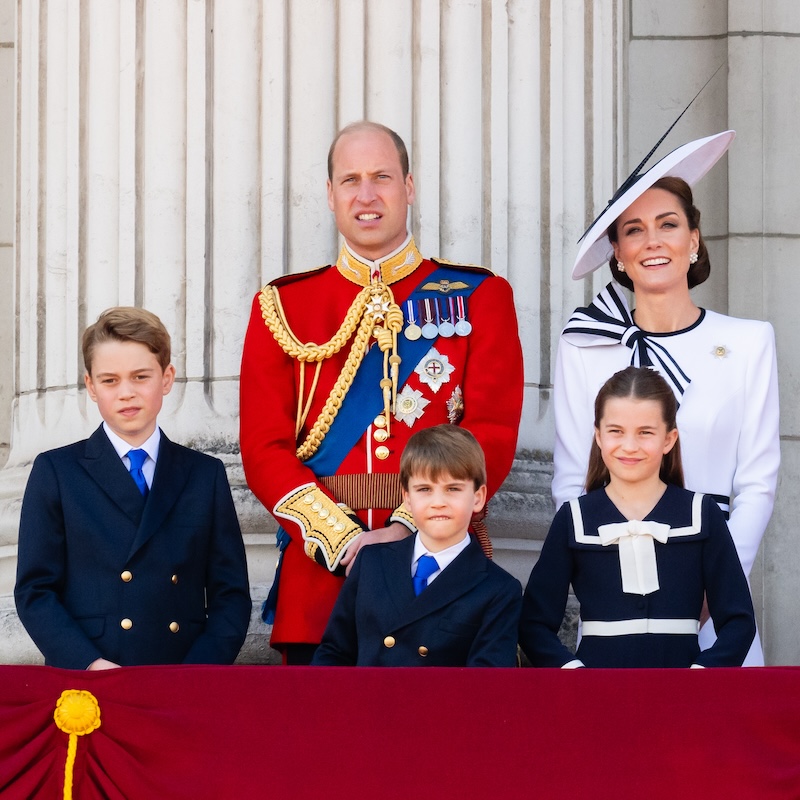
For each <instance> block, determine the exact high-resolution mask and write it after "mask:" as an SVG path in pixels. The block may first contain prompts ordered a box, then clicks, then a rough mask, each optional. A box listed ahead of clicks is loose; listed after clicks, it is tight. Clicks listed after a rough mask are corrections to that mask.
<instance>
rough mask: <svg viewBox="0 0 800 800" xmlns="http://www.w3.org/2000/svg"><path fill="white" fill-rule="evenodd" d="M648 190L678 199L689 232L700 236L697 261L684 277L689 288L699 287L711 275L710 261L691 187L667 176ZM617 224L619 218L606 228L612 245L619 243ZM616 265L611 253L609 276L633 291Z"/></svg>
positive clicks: (629, 281) (627, 279)
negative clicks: (695, 232)
mask: <svg viewBox="0 0 800 800" xmlns="http://www.w3.org/2000/svg"><path fill="white" fill-rule="evenodd" d="M650 188H651V189H664V190H665V191H667V192H669V193H670V194H674V195H675V197H677V198H678V201H679V202H680V204H681V207H682V208H683V213H684V214H685V215H686V219H687V221H688V222H689V230H692V231H697V233H698V234H699V236H700V243H699V245H698V248H697V261H696V262H695V263H694V264H691V265H690V266H689V272H688V274H687V276H686V279H687V281H688V282H689V288H690V289H694V287H695V286H699V285H700V284H701V283H703V281H705V280H706V279H707V278H708V276H709V275H710V274H711V259H710V258H709V256H708V248H707V247H706V243H705V242H704V241H703V233H702V231H701V230H700V210H699V209H698V208H697V206H695V205H694V200H693V198H692V187H691V186H689V184H688V183H686V181H685V180H683V178H674V177H672V176H667V177H665V178H659V179H658V180H657V181H656V182H655V183H654V184H653V185H652V186H651V187H650ZM618 222H619V217H617V219H615V220H614V221H613V222H612V223H611V224H610V225H609V226H608V239H609V241H610V242H612V243H613V244H616V243H617V242H618V241H619V238H618V235H617V223H618ZM618 263H619V262H618V261H617V259H616V256H614V255H613V253H612V255H611V258H609V259H608V264H609V266H610V267H611V275H612V276H613V278H614V280H615V281H617V283H621V284H622V285H623V286H624V287H625V288H626V289H631V290H633V281H632V280H631V279H630V276H629V275H628V274H627V273H625V272H621V271H620V269H619V266H618Z"/></svg>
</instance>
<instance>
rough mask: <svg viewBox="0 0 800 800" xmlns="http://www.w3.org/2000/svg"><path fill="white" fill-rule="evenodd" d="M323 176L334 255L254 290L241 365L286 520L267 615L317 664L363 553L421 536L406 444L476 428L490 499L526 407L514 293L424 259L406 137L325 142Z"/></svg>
mask: <svg viewBox="0 0 800 800" xmlns="http://www.w3.org/2000/svg"><path fill="white" fill-rule="evenodd" d="M328 175H329V180H328V204H329V206H330V208H331V210H332V211H333V213H334V215H335V218H336V225H337V227H338V229H339V232H340V233H341V235H342V238H343V239H344V245H343V247H342V250H341V252H340V254H339V258H338V259H337V261H336V263H335V264H333V265H331V266H327V267H323V268H321V269H317V270H313V271H311V272H305V273H301V274H295V275H287V276H284V277H282V278H279V279H277V280H275V281H273V282H272V283H271V284H269V285H268V286H266V287H264V289H263V290H262V291H261V292H259V294H258V295H256V298H255V300H254V302H253V308H252V315H251V318H250V323H249V326H248V330H247V336H246V338H245V344H244V353H243V356H242V370H241V433H240V438H241V451H242V462H243V464H244V470H245V476H246V478H247V482H248V485H249V486H250V488H251V489H252V491H253V492H254V493H255V495H256V496H257V497H258V499H259V500H260V501H261V502H262V503H263V504H264V505H265V506H266V507H267V508H268V509H269V510H270V511H271V512H272V514H273V515H274V516H275V517H276V519H277V520H278V522H279V523H280V525H281V528H280V530H279V532H278V543H279V546H280V547H281V550H282V553H281V561H280V565H279V570H278V574H277V575H276V581H275V585H274V586H273V589H272V591H271V592H270V598H269V599H268V603H267V608H266V609H265V619H267V620H272V619H273V617H272V615H271V612H272V609H274V627H273V631H272V641H271V644H272V646H273V647H276V648H277V649H280V650H281V651H283V654H284V660H285V662H286V663H308V661H310V659H311V656H312V655H313V651H314V648H315V647H316V645H317V644H318V643H319V641H320V639H321V637H322V633H323V631H324V629H325V625H326V623H327V621H328V616H329V614H330V611H331V609H332V607H333V604H334V601H335V600H336V596H337V595H338V593H339V588H340V586H341V584H342V581H343V572H344V568H345V567H346V566H348V565H349V564H350V563H352V560H353V558H355V554H356V553H357V550H358V548H359V547H360V546H362V545H364V544H369V543H373V542H377V541H387V540H390V539H398V538H401V537H402V536H407V535H409V533H410V532H412V531H413V530H414V528H413V522H412V521H411V517H410V515H409V514H408V513H407V512H406V511H405V509H404V507H403V506H402V497H401V491H400V483H399V478H398V471H399V463H400V455H401V453H402V451H403V447H404V445H405V443H406V441H407V440H408V438H409V437H410V436H411V434H412V433H414V432H415V431H416V430H418V429H419V428H420V427H427V426H430V425H437V424H440V423H445V422H451V423H453V424H458V425H462V426H464V427H465V428H468V429H469V430H470V431H472V433H473V434H474V435H475V437H476V438H477V439H478V441H479V442H480V444H481V446H482V447H483V449H484V451H485V453H486V462H487V471H488V490H489V496H491V495H492V494H493V493H494V492H495V491H496V490H497V489H498V487H499V486H500V484H501V483H502V482H503V480H504V479H505V477H506V475H507V474H508V471H509V469H510V468H511V462H512V459H513V457H514V452H515V447H516V441H517V430H518V426H519V418H520V413H521V407H522V384H523V375H522V353H521V349H520V344H519V336H518V333H517V320H516V314H515V311H514V304H513V298H512V294H511V287H510V286H509V284H508V283H507V282H506V281H505V280H504V279H503V278H500V277H497V276H495V275H493V274H492V273H491V272H489V271H488V270H485V269H482V268H479V267H464V266H458V265H453V264H448V263H446V262H441V261H436V260H434V261H431V260H428V259H424V258H423V257H422V255H421V254H420V252H419V251H418V250H417V247H416V245H415V244H414V240H413V238H412V237H411V236H410V235H409V234H408V232H407V226H406V220H407V211H408V206H410V205H411V203H413V201H414V182H413V178H412V176H411V174H410V173H409V171H408V154H407V152H406V148H405V145H404V144H403V141H402V139H400V137H399V136H398V135H397V134H396V133H394V131H391V130H390V129H388V128H386V127H384V126H382V125H377V124H376V123H371V122H357V123H353V124H352V125H349V126H347V127H346V128H344V129H343V130H342V131H340V133H339V134H338V136H337V137H336V139H334V142H333V144H332V145H331V149H330V152H329V154H328ZM487 543H488V542H487ZM270 607H272V608H270Z"/></svg>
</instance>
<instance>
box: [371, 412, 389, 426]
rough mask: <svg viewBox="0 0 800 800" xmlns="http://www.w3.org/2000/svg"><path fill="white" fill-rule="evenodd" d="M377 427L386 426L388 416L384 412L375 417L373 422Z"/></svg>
mask: <svg viewBox="0 0 800 800" xmlns="http://www.w3.org/2000/svg"><path fill="white" fill-rule="evenodd" d="M372 424H373V425H374V426H375V427H376V428H385V427H386V417H384V416H383V414H379V415H378V416H377V417H375V421H374V422H373V423H372Z"/></svg>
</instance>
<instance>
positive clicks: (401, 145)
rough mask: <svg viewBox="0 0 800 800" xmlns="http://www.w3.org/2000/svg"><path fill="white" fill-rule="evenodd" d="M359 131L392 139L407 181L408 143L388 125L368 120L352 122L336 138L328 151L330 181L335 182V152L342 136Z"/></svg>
mask: <svg viewBox="0 0 800 800" xmlns="http://www.w3.org/2000/svg"><path fill="white" fill-rule="evenodd" d="M359 131H379V132H380V133H385V134H386V135H387V136H389V138H391V140H392V143H393V144H394V146H395V148H396V150H397V157H398V158H399V159H400V167H401V169H402V170H403V179H404V180H405V178H406V177H407V176H408V170H409V166H408V150H407V149H406V143H405V142H404V141H403V140H402V139H401V138H400V135H399V134H398V133H396V132H395V131H393V130H392V129H391V128H387V127H386V125H381V124H380V122H370V121H369V120H368V119H362V120H359V121H358V122H351V123H350V124H349V125H345V127H344V128H342V129H341V130H340V131H339V133H337V134H336V136H335V137H334V140H333V141H332V142H331V146H330V148H329V149H328V180H333V151H334V150H335V149H336V145H337V144H338V143H339V139H341V138H342V136H346V135H347V134H348V133H358V132H359Z"/></svg>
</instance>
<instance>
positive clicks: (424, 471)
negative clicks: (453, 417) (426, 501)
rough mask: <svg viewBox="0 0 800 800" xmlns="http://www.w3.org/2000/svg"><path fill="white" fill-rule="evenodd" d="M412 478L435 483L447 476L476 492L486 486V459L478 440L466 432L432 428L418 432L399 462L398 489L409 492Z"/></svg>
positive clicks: (447, 426)
mask: <svg viewBox="0 0 800 800" xmlns="http://www.w3.org/2000/svg"><path fill="white" fill-rule="evenodd" d="M413 475H424V476H425V477H426V478H430V480H432V481H437V480H439V478H440V477H441V476H442V475H450V476H451V477H453V478H455V479H456V480H458V481H472V482H473V483H474V484H475V488H476V489H479V488H480V487H481V486H483V485H484V484H485V483H486V458H485V456H484V455H483V450H482V449H481V446H480V445H479V444H478V440H477V439H476V438H475V437H474V436H473V435H472V434H471V433H470V432H469V431H468V430H466V428H459V427H458V426H457V425H447V424H445V425H434V426H432V427H430V428H423V429H422V430H419V431H417V432H416V433H415V434H414V435H413V436H412V437H411V438H410V439H409V440H408V443H407V444H406V447H405V450H403V455H402V456H401V458H400V485H401V486H402V487H403V489H404V490H405V491H408V484H409V481H410V480H411V477H412V476H413Z"/></svg>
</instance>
